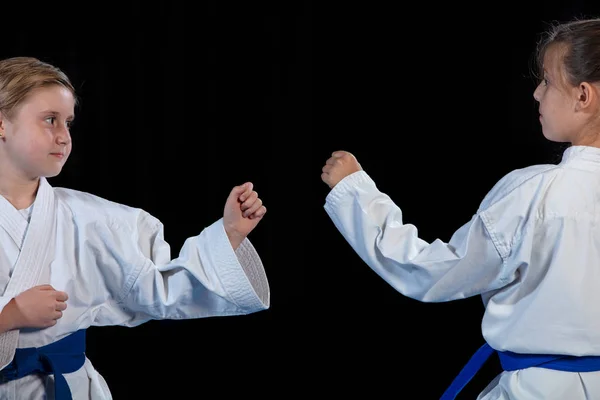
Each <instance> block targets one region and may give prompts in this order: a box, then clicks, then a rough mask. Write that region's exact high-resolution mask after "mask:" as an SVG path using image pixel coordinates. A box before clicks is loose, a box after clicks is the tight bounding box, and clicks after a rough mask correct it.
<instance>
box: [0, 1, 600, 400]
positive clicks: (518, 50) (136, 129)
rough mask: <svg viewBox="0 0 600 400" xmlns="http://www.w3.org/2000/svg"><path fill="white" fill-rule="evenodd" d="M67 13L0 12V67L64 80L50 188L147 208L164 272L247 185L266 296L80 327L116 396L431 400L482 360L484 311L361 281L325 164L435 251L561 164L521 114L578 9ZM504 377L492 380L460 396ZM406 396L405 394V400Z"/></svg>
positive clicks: (110, 8)
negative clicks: (539, 54)
mask: <svg viewBox="0 0 600 400" xmlns="http://www.w3.org/2000/svg"><path fill="white" fill-rule="evenodd" d="M398 4H400V3H395V2H388V3H383V2H382V3H348V2H336V3H331V2H323V3H315V4H313V3H312V2H308V1H306V2H300V1H299V2H272V3H266V2H214V1H211V2H202V3H200V4H193V5H192V4H190V3H180V2H177V1H168V2H163V1H157V2H155V3H152V4H150V2H141V1H138V2H134V1H129V2H128V1H121V2H114V3H113V2H97V3H93V2H89V3H88V2H80V3H61V2H56V3H54V2H52V3H48V2H45V3H42V2H40V3H39V4H37V3H22V4H17V5H11V6H10V7H9V6H7V7H6V8H4V7H5V6H4V5H3V6H2V7H3V8H4V11H3V16H2V20H1V24H0V25H1V26H2V30H3V33H2V35H3V40H2V43H1V45H0V56H2V57H9V56H16V55H30V56H35V57H38V58H41V59H43V60H45V61H48V62H51V63H53V64H55V65H57V66H59V67H60V68H62V69H63V70H64V71H65V72H67V74H68V75H69V76H70V77H71V79H72V81H73V83H74V84H75V86H76V88H77V90H78V94H79V96H80V98H81V106H80V108H79V109H78V110H77V118H76V122H75V124H74V127H73V140H74V147H73V153H72V155H71V158H70V159H69V161H68V163H67V166H66V167H65V169H64V171H63V173H62V174H61V175H60V176H59V177H57V178H53V179H52V180H51V183H52V184H53V185H55V186H66V187H72V188H75V189H79V190H84V191H89V192H91V193H94V194H97V195H100V196H102V197H105V198H108V199H110V200H113V201H117V202H121V203H125V204H128V205H131V206H135V207H141V208H144V209H145V210H147V211H149V212H150V213H152V214H153V215H155V216H156V217H158V218H159V219H161V220H162V221H163V223H164V224H165V237H166V239H167V241H168V242H169V243H170V244H171V247H172V251H173V253H174V255H175V254H176V253H178V251H179V248H180V247H181V245H182V244H183V241H184V240H185V238H187V237H188V236H192V235H196V234H198V233H199V232H200V230H201V229H202V228H203V227H205V226H207V225H209V224H210V223H212V222H214V221H215V220H216V219H218V218H220V217H221V215H222V211H223V206H224V203H225V199H226V197H227V195H228V193H229V191H230V190H231V188H232V187H233V186H234V185H238V184H240V183H243V182H245V181H247V180H250V181H252V182H253V183H254V185H255V189H256V190H257V191H258V193H259V195H260V196H261V198H262V199H263V200H264V202H265V205H266V206H267V208H268V213H267V216H266V217H265V219H264V220H263V221H262V222H261V224H260V225H259V226H258V227H257V228H256V230H255V231H253V232H252V233H251V234H250V239H251V240H252V242H253V244H254V245H255V247H256V248H257V250H258V251H259V253H260V255H261V257H262V259H263V263H264V265H265V268H266V270H267V274H268V277H269V279H270V285H271V292H272V293H271V296H272V306H271V308H270V309H269V310H267V311H263V312H260V313H256V314H252V315H247V316H236V317H226V318H208V319H204V320H191V321H177V322H174V321H151V322H149V323H147V324H144V325H142V326H139V327H136V328H133V329H129V328H122V327H94V328H90V329H89V331H88V350H87V353H88V357H89V358H90V359H91V361H92V362H93V364H94V365H95V367H96V368H97V369H98V370H99V372H100V373H101V374H102V375H103V376H104V377H105V379H106V380H107V382H108V384H109V386H110V387H111V390H112V392H113V395H114V397H115V399H117V400H118V399H129V398H136V399H137V398H205V397H209V396H211V397H212V396H215V393H216V396H224V397H230V396H242V395H243V396H253V395H257V396H262V397H267V398H277V399H280V398H290V397H295V396H296V395H299V394H300V393H301V392H302V393H304V392H306V393H307V394H308V395H310V396H311V397H317V396H325V395H327V396H336V397H346V396H350V395H355V394H357V393H362V392H363V391H364V392H365V393H366V395H365V396H366V397H368V398H382V397H384V396H385V397H388V396H389V397H393V398H397V399H398V398H399V399H405V398H406V399H413V398H418V399H436V398H439V396H440V395H441V393H442V392H443V390H444V389H445V387H446V386H447V385H448V384H449V383H450V382H451V380H452V379H453V378H454V376H455V375H456V374H457V373H458V371H459V370H460V368H461V367H462V366H463V365H464V363H465V362H466V361H467V360H468V358H469V357H470V356H471V354H472V353H473V352H474V351H475V350H476V349H477V348H479V346H480V345H481V344H483V338H482V337H481V332H480V322H481V317H482V313H483V307H482V303H481V299H480V298H479V297H474V298H469V299H466V300H461V301H455V302H449V303H438V304H425V303H419V302H417V301H415V300H411V299H409V298H406V297H404V296H402V295H400V294H399V293H397V292H395V291H394V290H393V289H392V288H391V287H390V286H388V285H387V284H386V283H385V282H383V281H382V280H381V279H380V278H379V277H377V276H376V275H375V274H374V273H373V272H372V271H371V270H370V269H369V268H368V267H367V266H366V265H364V264H363V263H362V262H361V261H360V259H359V258H358V256H357V255H356V254H355V253H354V252H353V251H352V249H351V248H350V247H349V246H348V245H347V244H346V243H345V242H344V240H343V238H342V236H341V235H340V234H339V233H337V231H336V230H335V228H334V226H333V224H332V223H331V221H330V220H329V219H328V217H327V215H326V214H325V212H324V210H323V204H324V200H325V196H326V195H327V193H328V188H327V187H326V185H325V184H324V183H323V182H321V180H320V173H321V167H322V165H323V164H324V162H325V160H326V159H327V158H328V157H329V155H330V154H331V152H333V151H335V150H340V149H343V150H347V151H350V152H352V153H353V154H355V155H356V156H357V158H358V160H359V162H360V163H361V165H362V167H363V168H364V169H365V170H366V171H367V172H368V173H369V174H370V175H371V177H373V179H374V180H375V181H376V183H377V185H378V186H379V188H380V189H381V190H382V191H384V192H386V193H388V194H389V195H390V196H391V197H392V198H393V199H394V200H396V202H397V204H398V205H399V206H400V207H401V208H402V209H403V212H404V216H405V222H408V223H412V224H415V225H416V226H417V227H418V229H419V235H420V236H421V238H423V239H425V240H428V241H431V240H434V239H436V238H440V239H443V240H445V241H447V240H449V238H450V236H451V235H452V233H453V232H454V231H455V230H456V229H458V228H459V227H460V226H461V225H462V224H464V223H465V222H466V221H468V220H469V219H470V218H471V216H472V215H473V213H474V212H475V211H476V209H477V206H478V205H479V202H480V201H481V200H482V199H483V197H484V196H485V194H486V193H487V191H488V190H489V189H490V188H491V187H492V186H493V184H494V183H495V182H496V181H497V180H498V179H500V178H501V177H502V176H503V175H504V174H506V173H508V172H509V171H511V170H513V169H515V168H521V167H524V166H527V165H530V164H534V163H548V162H556V161H557V160H558V159H559V158H560V154H561V152H562V147H561V146H560V145H557V144H554V143H550V142H547V141H546V140H545V139H544V138H543V136H542V134H541V130H540V127H539V123H538V121H537V108H536V103H535V101H534V99H533V97H532V93H533V89H534V88H535V82H534V81H533V79H532V77H531V74H530V67H531V55H532V52H533V50H534V46H535V43H536V41H537V38H538V36H537V35H538V33H540V32H541V31H542V30H543V29H545V28H546V27H547V26H548V25H547V24H548V23H550V22H553V21H563V20H567V19H571V18H574V17H588V16H596V15H600V6H598V5H594V3H593V2H591V1H587V2H584V1H562V2H559V1H554V2H544V3H543V5H540V4H539V3H538V2H531V4H528V3H527V2H524V1H521V2H516V1H515V2H512V3H511V2H497V3H474V5H457V4H456V3H450V4H447V3H442V4H439V3H436V2H416V3H402V6H401V7H400V8H398ZM499 372H500V369H499V366H498V364H497V360H496V359H494V360H492V361H491V362H490V363H488V364H487V365H486V367H485V368H484V370H483V371H481V373H480V374H479V375H478V376H477V377H476V378H475V380H474V381H473V382H472V384H470V385H469V386H468V387H467V388H466V389H465V391H464V392H463V393H462V394H461V396H460V397H459V398H464V399H469V398H471V399H473V398H475V396H476V394H477V393H479V391H481V390H482V389H483V388H484V387H485V385H486V383H487V382H488V381H489V380H491V379H492V378H493V377H494V376H495V375H496V374H497V373H499ZM409 393H413V394H409Z"/></svg>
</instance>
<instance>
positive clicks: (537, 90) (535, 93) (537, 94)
mask: <svg viewBox="0 0 600 400" xmlns="http://www.w3.org/2000/svg"><path fill="white" fill-rule="evenodd" d="M541 86H542V84H541V83H539V84H538V85H537V87H536V88H535V90H534V91H533V98H534V99H535V100H536V101H537V102H539V101H540V98H541V93H540V92H541Z"/></svg>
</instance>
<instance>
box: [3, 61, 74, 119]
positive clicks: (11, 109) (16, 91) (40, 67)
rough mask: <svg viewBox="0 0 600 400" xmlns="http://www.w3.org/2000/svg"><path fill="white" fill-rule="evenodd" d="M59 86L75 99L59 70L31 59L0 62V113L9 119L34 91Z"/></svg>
mask: <svg viewBox="0 0 600 400" xmlns="http://www.w3.org/2000/svg"><path fill="white" fill-rule="evenodd" d="M51 85H60V86H63V87H65V88H66V89H68V90H69V91H70V92H71V93H72V94H73V97H74V98H75V102H76V104H77V96H76V94H75V88H74V87H73V85H72V84H71V81H70V80H69V78H68V77H67V75H66V74H65V73H64V72H63V71H61V70H60V69H59V68H57V67H55V66H53V65H50V64H48V63H46V62H43V61H40V60H38V59H37V58H33V57H13V58H7V59H4V60H0V112H1V113H2V114H3V115H4V116H6V118H9V119H10V118H11V117H12V116H13V115H14V113H15V111H16V110H17V108H18V107H19V105H20V104H21V103H22V102H23V101H24V100H25V99H26V98H27V96H28V95H29V94H30V93H31V92H32V91H33V90H35V89H37V88H40V87H47V86H51Z"/></svg>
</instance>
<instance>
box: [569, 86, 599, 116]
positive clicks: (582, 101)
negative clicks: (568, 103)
mask: <svg viewBox="0 0 600 400" xmlns="http://www.w3.org/2000/svg"><path fill="white" fill-rule="evenodd" d="M598 89H599V88H598V87H597V86H596V85H592V84H590V83H588V82H581V83H580V84H579V85H578V86H577V87H575V96H576V99H575V109H576V110H577V111H583V110H591V109H592V108H593V107H594V106H595V107H598V106H600V104H599V102H600V96H599V95H600V93H599V92H598Z"/></svg>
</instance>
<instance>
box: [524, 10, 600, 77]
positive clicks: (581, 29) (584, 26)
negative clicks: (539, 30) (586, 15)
mask: <svg viewBox="0 0 600 400" xmlns="http://www.w3.org/2000/svg"><path fill="white" fill-rule="evenodd" d="M555 45H561V46H562V47H563V48H562V49H561V50H563V52H562V59H561V61H562V65H563V67H564V74H565V78H566V80H567V83H569V84H571V85H573V86H576V85H578V84H580V83H581V82H589V83H595V82H600V18H594V19H582V20H574V21H571V22H567V23H562V24H554V25H553V26H551V28H550V29H548V31H546V32H545V33H544V34H543V35H542V38H541V40H540V41H539V42H538V45H537V49H536V50H537V51H536V59H535V62H536V64H537V71H536V78H539V79H541V78H542V77H543V73H544V72H543V63H544V56H545V54H546V52H547V51H548V49H549V48H550V47H554V46H555Z"/></svg>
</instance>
